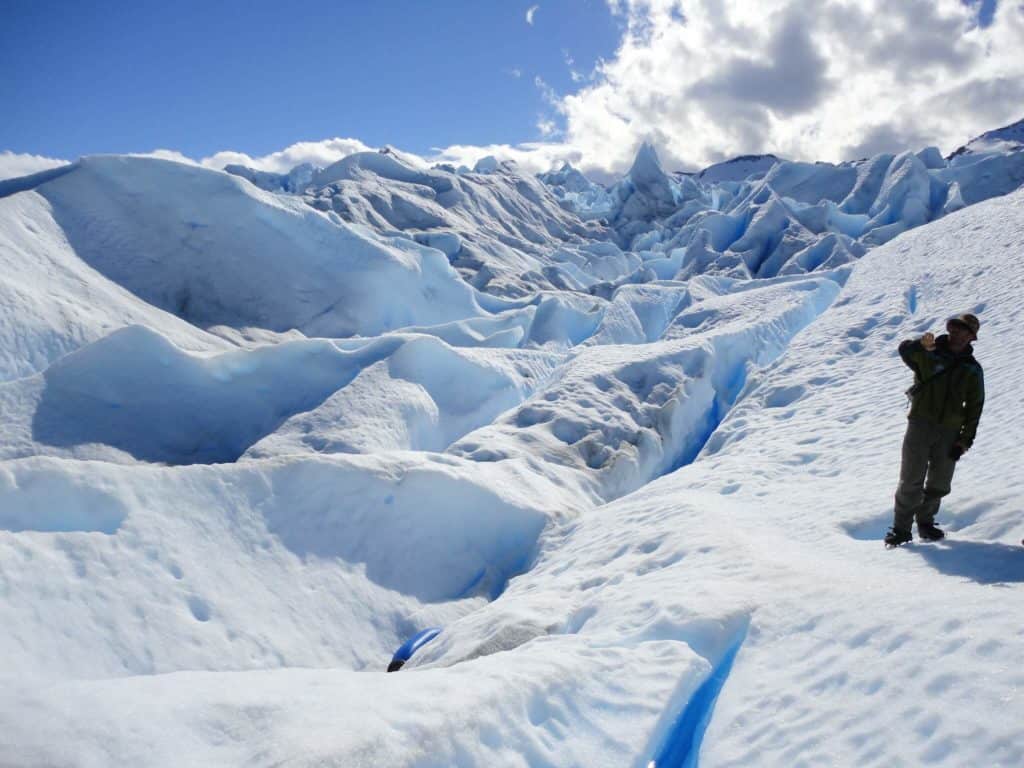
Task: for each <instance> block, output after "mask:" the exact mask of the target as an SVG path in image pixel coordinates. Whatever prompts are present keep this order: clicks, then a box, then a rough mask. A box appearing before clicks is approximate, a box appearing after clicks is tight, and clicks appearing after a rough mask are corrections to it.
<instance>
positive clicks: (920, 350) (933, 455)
mask: <svg viewBox="0 0 1024 768" xmlns="http://www.w3.org/2000/svg"><path fill="white" fill-rule="evenodd" d="M980 326H981V324H980V323H979V322H978V318H977V317H975V316H974V315H971V314H964V315H957V316H956V317H951V318H950V319H949V320H948V321H947V322H946V331H947V333H948V335H945V334H944V335H942V336H939V337H938V338H935V336H934V334H931V333H926V334H925V335H924V336H922V337H921V338H920V339H917V340H910V339H908V340H907V341H904V342H903V343H901V344H900V348H899V351H900V357H902V358H903V362H904V363H906V364H907V366H908V367H909V368H911V369H912V370H913V371H914V386H912V387H911V388H910V389H909V390H907V395H908V396H909V397H910V399H911V405H910V416H909V423H908V424H907V434H906V436H905V437H904V438H903V463H902V464H901V466H900V484H899V487H898V488H897V489H896V510H895V515H894V516H893V523H892V528H891V529H890V531H889V532H888V533H887V534H886V535H885V545H886V546H887V547H898V546H900V545H901V544H905V543H906V542H908V541H911V540H912V539H913V538H914V536H913V534H912V533H911V532H910V527H911V525H913V523H914V520H915V518H916V520H917V535H918V536H920V537H921V538H922V539H925V540H927V541H938V540H939V539H942V538H944V537H945V535H946V534H945V533H944V532H943V531H942V529H941V528H939V527H938V526H936V525H935V513H936V512H938V511H939V502H940V501H941V500H942V497H943V496H945V495H946V494H948V493H949V489H950V483H951V482H952V480H953V470H954V468H955V467H956V462H957V461H958V460H959V458H960V457H961V456H962V455H963V454H964V453H966V452H967V450H968V449H969V448H970V447H971V443H973V442H974V435H975V432H976V431H977V429H978V420H979V419H980V418H981V409H982V407H983V406H984V405H985V381H984V377H983V376H982V372H981V366H980V365H979V364H978V361H977V360H975V359H974V349H973V347H971V342H972V341H975V340H977V338H978V328H979V327H980Z"/></svg>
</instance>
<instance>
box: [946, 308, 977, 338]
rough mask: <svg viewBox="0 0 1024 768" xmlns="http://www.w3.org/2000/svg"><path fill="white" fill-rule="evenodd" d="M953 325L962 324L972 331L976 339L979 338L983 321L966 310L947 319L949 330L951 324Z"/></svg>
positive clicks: (947, 328)
mask: <svg viewBox="0 0 1024 768" xmlns="http://www.w3.org/2000/svg"><path fill="white" fill-rule="evenodd" d="M951 325H962V326H963V327H964V328H966V329H967V330H968V331H970V332H971V337H972V338H973V339H974V340H977V338H978V329H979V328H980V327H981V323H980V322H979V321H978V318H977V317H976V316H974V315H972V314H970V313H969V312H965V313H964V314H962V315H954V316H953V317H951V318H949V320H947V321H946V330H947V331H948V330H949V326H951Z"/></svg>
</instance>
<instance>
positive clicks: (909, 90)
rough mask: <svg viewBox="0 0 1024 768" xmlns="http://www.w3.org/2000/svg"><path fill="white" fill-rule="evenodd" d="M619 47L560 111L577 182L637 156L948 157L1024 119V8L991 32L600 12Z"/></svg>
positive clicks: (958, 26)
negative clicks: (615, 19)
mask: <svg viewBox="0 0 1024 768" xmlns="http://www.w3.org/2000/svg"><path fill="white" fill-rule="evenodd" d="M608 4H609V7H610V8H611V10H612V12H613V13H616V14H618V15H620V17H621V19H622V21H623V22H624V25H625V32H624V36H623V39H622V41H621V43H620V45H619V48H618V50H617V51H616V52H615V54H614V56H612V57H611V58H610V59H609V60H608V61H606V62H603V63H601V64H600V65H599V66H598V69H597V73H596V74H597V76H596V78H595V80H594V82H593V83H592V84H590V85H588V86H586V87H583V88H581V89H580V90H578V91H577V92H576V93H571V94H567V95H565V96H563V97H561V99H560V103H559V107H558V110H559V112H560V113H561V114H562V115H563V116H564V118H565V122H566V131H565V136H566V142H567V143H568V144H569V145H571V146H573V147H574V148H575V149H576V150H578V151H579V152H580V153H581V155H582V158H583V167H584V168H585V169H586V168H590V169H593V168H600V169H603V170H606V171H612V170H614V171H621V170H624V169H626V168H627V167H628V165H629V163H630V161H631V160H632V156H633V153H634V152H635V150H636V147H637V146H638V145H639V143H640V142H641V141H642V140H644V139H648V140H651V141H653V142H654V143H655V145H656V146H657V147H658V150H659V152H660V153H661V155H662V159H663V162H665V164H666V165H667V166H668V167H670V168H691V169H692V168H699V167H702V166H705V165H708V164H710V163H712V162H716V161H718V160H722V159H725V158H727V157H731V156H735V155H738V154H746V153H758V152H775V153H776V154H780V155H784V156H788V157H793V158H798V159H808V160H819V159H820V160H833V161H835V160H843V159H849V158H852V157H855V156H860V155H863V154H868V153H870V152H879V151H883V150H886V149H888V150H899V149H903V148H915V149H916V148H920V147H921V146H924V145H927V144H936V145H938V146H939V147H940V148H941V149H943V151H950V150H952V149H954V148H955V147H957V146H958V145H959V144H962V143H963V142H964V141H966V140H967V139H969V138H971V137H972V136H974V135H977V134H978V133H981V132H983V131H985V130H988V129H990V128H993V127H996V126H998V125H1002V124H1005V123H1008V122H1013V121H1014V120H1018V119H1020V118H1021V117H1024V56H1022V55H1021V53H1020V52H1021V51H1022V50H1024V5H1022V4H1021V3H1020V2H1008V1H1007V2H1001V3H999V4H998V6H997V10H996V15H995V18H994V19H993V23H992V25H991V26H989V27H986V28H981V27H979V26H978V25H977V23H976V18H977V12H978V7H977V6H969V5H966V4H964V3H962V2H960V0H902V1H901V2H900V3H890V2H887V0H608Z"/></svg>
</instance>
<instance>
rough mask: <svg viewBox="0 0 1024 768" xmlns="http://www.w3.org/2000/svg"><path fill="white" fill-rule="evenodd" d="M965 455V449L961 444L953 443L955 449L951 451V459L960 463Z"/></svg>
mask: <svg viewBox="0 0 1024 768" xmlns="http://www.w3.org/2000/svg"><path fill="white" fill-rule="evenodd" d="M963 455H964V447H963V446H962V445H960V443H953V447H952V448H950V449H949V458H951V459H952V460H953V461H960V457H961V456H963Z"/></svg>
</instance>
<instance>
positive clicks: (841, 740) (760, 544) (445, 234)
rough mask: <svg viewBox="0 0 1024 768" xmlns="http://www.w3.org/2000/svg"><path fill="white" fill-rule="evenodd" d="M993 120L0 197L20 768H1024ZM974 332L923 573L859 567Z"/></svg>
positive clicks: (1022, 178) (101, 168)
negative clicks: (619, 174) (944, 337)
mask: <svg viewBox="0 0 1024 768" xmlns="http://www.w3.org/2000/svg"><path fill="white" fill-rule="evenodd" d="M1019 126H1020V124H1016V126H1008V127H1007V128H1005V129H1000V130H999V131H995V132H990V134H985V135H984V136H982V137H979V138H978V139H976V140H974V141H972V142H970V143H968V144H966V145H965V146H964V147H963V148H961V150H958V151H957V152H955V153H954V154H953V155H951V156H950V157H948V158H943V157H942V156H941V155H940V154H939V153H938V151H937V150H935V149H934V148H931V149H925V150H921V151H919V152H905V153H902V154H898V155H880V156H877V157H874V158H867V159H864V160H859V161H855V162H851V163H845V164H839V165H832V164H825V163H802V162H791V161H787V160H785V159H780V158H778V157H775V156H748V157H743V158H737V159H736V160H735V161H732V162H727V163H721V164H718V165H716V166H712V167H711V168H708V169H705V171H703V172H701V173H697V174H674V173H669V172H666V171H665V170H664V169H663V168H662V166H661V164H660V161H659V160H658V157H657V154H656V152H655V151H654V149H653V148H652V147H650V146H643V147H641V148H640V151H639V152H638V155H637V157H636V160H635V161H634V163H633V166H632V167H631V169H630V170H629V172H628V173H627V174H626V175H625V176H624V177H623V178H622V179H621V180H619V181H618V182H616V183H614V184H611V185H608V186H603V185H599V184H596V183H594V182H591V181H590V180H588V179H587V178H586V177H585V176H584V175H583V174H581V173H579V172H578V171H576V170H575V169H573V168H572V167H571V166H567V165H566V166H563V167H562V168H560V169H558V170H556V171H552V172H551V173H549V174H541V175H540V176H539V177H530V176H526V175H523V174H521V173H520V172H519V171H518V170H517V169H516V167H515V166H514V165H513V164H509V163H500V162H498V161H496V160H493V159H491V160H488V161H481V162H480V163H478V164H477V166H476V167H475V168H473V169H468V168H452V167H450V166H435V167H428V166H426V165H424V164H422V163H419V162H416V161H415V159H413V158H410V157H408V156H405V155H403V154H402V153H400V152H398V151H396V150H392V149H388V150H386V151H382V152H375V153H368V152H363V153H356V154H354V155H350V156H349V157H346V158H345V159H343V160H341V161H339V162H338V163H336V164H334V165H332V166H329V167H327V168H313V167H311V166H305V167H301V166H300V167H299V168H296V169H294V170H293V171H292V172H290V173H288V174H266V173H262V172H255V171H252V170H251V169H245V168H242V167H230V168H228V169H226V171H225V172H220V171H214V170H210V169H206V168H201V167H197V166H189V165H184V164H179V163H174V162H171V161H168V160H161V159H155V158H143V157H129V156H95V157H86V158H82V159H80V160H78V161H76V162H75V163H72V164H70V165H67V166H64V167H61V168H58V169H51V170H46V171H43V172H41V173H39V174H36V175H35V176H31V177H23V178H20V179H14V180H7V181H4V182H0V264H2V266H3V275H4V277H3V279H2V280H0V294H2V301H0V421H2V422H3V424H4V427H5V428H4V430H3V431H2V434H0V594H2V596H3V599H2V600H0V618H2V620H3V623H4V626H5V627H6V628H7V631H6V632H5V633H4V634H3V635H2V636H0V681H2V683H3V686H2V689H3V693H2V694H0V732H2V733H3V734H4V736H3V761H4V762H9V763H10V764H12V765H35V764H41V765H74V766H106V765H111V764H117V765H130V764H145V765H168V766H171V765H180V764H182V763H183V762H184V763H188V764H196V765H267V766H270V765H289V766H307V765H308V766H314V765H316V766H322V765H339V766H340V765H344V766H370V765H383V764H388V765H398V766H410V767H411V766H417V767H418V768H425V767H426V766H452V765H458V766H479V765H501V766H506V765H507V766H552V767H554V766H577V765H578V766H621V765H631V766H638V768H648V767H649V766H655V767H656V768H667V767H668V766H675V765H680V766H681V765H689V766H694V765H697V764H698V762H699V764H700V765H701V766H704V767H705V768H707V766H750V765H758V766H774V765H778V766H796V765H807V766H810V765H858V766H891V765H900V764H906V765H932V764H934V765H991V766H1016V765H1020V764H1021V763H1024V742H1022V739H1021V736H1022V735H1024V732H1022V730H1021V727H1020V725H1019V717H1017V716H1016V712H1017V709H1018V707H1015V704H1016V703H1017V702H1018V699H1019V696H1020V690H1021V686H1022V684H1024V676H1022V674H1021V673H1020V671H1019V658H1020V655H1021V652H1022V650H1024V632H1022V630H1021V628H1020V622H1019V620H1018V618H1017V614H1016V613H1015V612H1014V605H1015V601H1016V599H1017V597H1018V596H1019V593H1020V591H1021V589H1022V588H1024V587H1022V584H1024V550H1022V549H1021V547H1020V541H1021V538H1022V537H1024V520H1021V518H1020V515H1019V504H1018V503H1017V502H1018V501H1019V499H1020V496H1021V492H1022V487H1021V482H1020V481H1019V480H1018V476H1019V472H1018V471H1017V463H1018V462H1017V461H1016V457H1017V454H1018V453H1019V450H1018V449H1017V448H1016V442H1017V441H1016V437H1015V436H1016V434H1017V433H1018V432H1019V430H1020V428H1021V426H1022V425H1021V424H1020V422H1021V419H1022V416H1021V411H1020V408H1019V406H1020V402H1019V400H1020V398H1019V395H1018V394H1017V388H1016V386H1015V382H1016V381H1017V380H1018V379H1019V378H1020V375H1021V371H1020V365H1019V364H1018V363H1017V362H1016V360H1015V359H1014V358H1013V356H1012V355H1011V354H1007V351H1009V350H1011V349H1012V345H1013V339H1014V338H1015V336H1016V333H1017V329H1018V327H1019V323H1020V321H1021V320H1022V316H1021V302H1020V297H1021V296H1022V295H1024V283H1022V281H1024V278H1022V274H1024V270H1022V269H1021V261H1020V256H1021V254H1022V253H1024V189H1022V188H1021V187H1022V185H1024V145H1022V144H1021V142H1020V140H1019V134H1020V131H1019ZM963 311H970V312H974V313H976V314H978V315H979V316H980V317H981V319H982V329H981V332H980V334H979V337H980V338H979V341H978V342H977V345H976V346H977V349H978V357H979V359H980V360H981V362H982V364H983V365H984V366H985V370H986V374H987V383H988V387H987V388H988V391H989V401H988V404H987V406H986V410H985V415H984V416H983V418H982V423H981V427H980V429H979V439H978V441H977V444H976V445H975V447H974V448H973V449H972V450H971V452H970V453H969V454H968V455H967V456H966V457H965V458H964V459H963V461H962V463H961V467H960V469H959V471H958V476H957V478H956V481H955V483H954V490H953V495H952V496H951V497H950V498H949V499H948V500H947V501H946V503H945V505H944V507H943V511H942V513H940V516H941V520H942V522H943V523H944V524H945V526H946V528H947V530H948V531H949V532H950V537H949V539H948V540H947V541H946V542H945V543H943V544H915V545H911V546H908V547H905V548H902V549H900V550H896V551H885V550H884V549H883V548H882V546H881V536H882V534H883V533H884V530H885V528H886V527H887V525H888V524H889V522H890V519H891V496H892V492H893V490H894V488H895V482H896V478H897V474H898V456H899V441H900V439H901V435H902V429H903V422H904V419H905V412H904V408H903V402H902V401H903V396H902V390H903V389H904V388H905V384H906V382H905V380H906V378H907V375H906V372H905V369H904V368H903V367H902V364H901V362H900V361H899V358H898V356H897V355H896V353H895V347H896V344H897V343H898V342H899V340H900V339H902V338H906V337H910V336H915V335H919V334H921V333H923V332H924V331H927V330H933V331H937V330H941V328H942V325H943V322H944V320H945V318H946V317H947V316H949V315H951V314H953V313H955V312H963ZM887 393H888V394H887ZM435 627H436V628H440V629H441V631H440V633H438V634H437V635H436V637H432V638H431V639H430V641H429V642H426V643H424V644H423V645H422V646H420V647H418V648H417V649H416V652H415V653H414V654H412V656H411V658H409V659H408V660H407V661H406V662H405V664H404V666H403V667H402V669H401V671H399V672H397V673H393V674H388V673H387V672H385V669H386V668H387V666H388V662H389V661H390V659H391V658H392V655H393V653H394V652H395V650H396V649H398V648H399V647H400V646H402V645H403V643H406V641H408V640H410V639H411V638H414V637H415V636H417V633H419V632H421V631H422V630H425V629H428V628H435Z"/></svg>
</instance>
